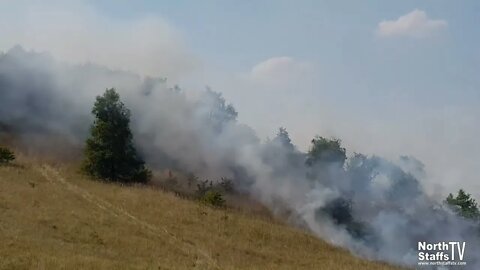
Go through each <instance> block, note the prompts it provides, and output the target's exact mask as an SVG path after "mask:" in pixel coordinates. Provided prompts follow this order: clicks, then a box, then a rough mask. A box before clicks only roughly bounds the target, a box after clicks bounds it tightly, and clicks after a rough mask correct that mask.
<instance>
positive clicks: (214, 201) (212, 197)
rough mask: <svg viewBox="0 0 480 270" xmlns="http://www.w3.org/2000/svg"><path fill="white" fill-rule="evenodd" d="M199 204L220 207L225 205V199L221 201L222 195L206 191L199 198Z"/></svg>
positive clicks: (214, 191)
mask: <svg viewBox="0 0 480 270" xmlns="http://www.w3.org/2000/svg"><path fill="white" fill-rule="evenodd" d="M201 202H203V203H205V204H209V205H212V206H215V207H222V206H224V205H225V199H223V195H222V193H220V192H218V191H216V190H209V191H207V192H206V193H205V195H203V197H202V198H201Z"/></svg>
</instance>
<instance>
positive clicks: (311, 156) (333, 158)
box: [307, 136, 347, 167]
mask: <svg viewBox="0 0 480 270" xmlns="http://www.w3.org/2000/svg"><path fill="white" fill-rule="evenodd" d="M346 159H347V155H346V152H345V148H343V147H342V146H341V141H340V140H339V139H327V138H324V137H320V136H316V137H315V138H314V139H313V140H312V146H311V147H310V150H309V151H308V157H307V165H309V166H312V165H314V164H337V165H339V166H340V167H343V165H344V163H345V160H346Z"/></svg>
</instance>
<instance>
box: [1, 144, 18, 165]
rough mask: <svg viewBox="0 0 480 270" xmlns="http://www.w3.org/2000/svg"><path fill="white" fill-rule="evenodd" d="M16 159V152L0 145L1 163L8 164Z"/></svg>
mask: <svg viewBox="0 0 480 270" xmlns="http://www.w3.org/2000/svg"><path fill="white" fill-rule="evenodd" d="M14 160H15V154H14V153H13V152H12V151H11V150H10V149H8V148H6V147H0V164H8V163H10V162H12V161H14Z"/></svg>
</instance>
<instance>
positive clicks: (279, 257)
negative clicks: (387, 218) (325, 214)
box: [0, 160, 394, 270]
mask: <svg viewBox="0 0 480 270" xmlns="http://www.w3.org/2000/svg"><path fill="white" fill-rule="evenodd" d="M20 162H22V163H23V165H17V166H3V167H0V239H1V241H0V269H355V270H361V269H394V267H391V266H388V265H386V264H382V263H377V262H369V261H365V260H362V259H360V258H356V257H354V256H352V255H351V254H349V253H348V252H347V251H344V250H342V249H339V248H336V247H333V246H331V245H329V244H327V243H325V242H323V241H321V240H318V239H316V238H315V237H313V236H311V235H309V234H307V233H304V232H301V231H299V230H297V229H293V228H290V227H288V226H285V225H282V224H278V223H272V222H269V221H268V220H267V219H262V218H258V217H253V216H250V215H248V214H242V213H239V212H238V211H235V210H219V209H212V208H209V207H206V206H202V205H200V204H198V203H196V202H193V201H189V200H184V199H180V198H178V197H175V196H174V195H172V194H169V193H164V192H161V191H159V190H156V189H153V188H149V187H140V186H139V187H122V186H119V185H114V184H107V183H100V182H95V181H91V180H88V179H86V178H85V177H83V176H82V175H80V174H78V173H77V172H76V169H75V168H70V167H57V168H55V167H51V166H48V165H47V166H45V165H41V164H42V163H41V162H38V161H37V162H34V161H25V160H24V161H20Z"/></svg>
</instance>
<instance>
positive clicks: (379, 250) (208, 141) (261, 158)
mask: <svg viewBox="0 0 480 270" xmlns="http://www.w3.org/2000/svg"><path fill="white" fill-rule="evenodd" d="M109 87H115V88H116V89H117V90H118V91H119V92H120V94H121V97H122V99H123V100H124V101H125V103H126V105H127V107H128V108H130V109H131V111H132V130H133V132H134V137H135V140H136V141H135V143H136V144H137V146H138V147H139V150H140V152H141V153H143V155H144V156H145V158H146V161H147V163H148V164H149V165H150V166H152V167H154V168H165V167H168V168H176V169H179V170H183V171H186V172H191V173H195V174H197V175H199V176H201V177H204V178H209V179H220V177H229V178H231V179H233V180H234V183H235V185H236V187H237V188H238V189H239V190H242V191H244V192H247V193H248V194H250V195H251V196H254V197H255V198H257V199H258V200H260V201H261V202H263V203H264V204H265V205H267V206H268V207H270V209H271V210H272V211H273V212H274V213H277V214H284V213H289V219H290V221H291V222H292V223H295V224H297V225H299V226H304V227H306V228H308V229H309V230H311V231H312V232H314V233H315V234H316V235H318V236H320V237H322V238H323V239H325V240H327V241H329V242H331V243H333V244H336V245H339V246H342V247H345V248H348V249H349V250H351V251H352V252H354V253H355V254H358V255H361V256H364V257H366V258H370V259H378V260H386V261H389V262H393V263H398V264H405V265H411V266H413V265H415V264H416V262H417V252H418V251H417V250H416V247H417V242H418V241H427V242H432V243H435V242H438V241H466V242H467V250H466V257H467V260H468V267H470V268H471V269H476V268H478V267H479V258H478V254H480V243H479V237H478V224H474V223H472V222H469V221H467V220H464V219H462V218H459V217H457V216H456V215H454V214H453V213H451V212H450V211H449V210H448V209H446V208H445V207H444V206H443V205H442V204H441V203H438V202H436V201H433V200H432V199H430V198H429V197H428V196H427V195H426V194H425V192H424V190H423V189H422V185H420V181H421V180H422V178H423V177H425V171H424V165H423V164H422V163H421V162H420V161H418V160H416V159H414V158H412V157H406V156H402V157H400V159H399V160H398V162H397V164H398V165H397V164H395V163H393V162H391V161H387V160H385V159H382V158H380V157H375V156H373V157H367V156H364V155H361V154H355V155H353V156H352V157H350V158H349V159H348V160H347V162H346V163H345V164H344V163H343V162H344V159H342V158H340V159H337V158H336V156H329V157H328V158H326V159H325V157H323V158H324V159H325V160H323V161H322V160H320V161H312V160H309V158H311V157H309V156H308V155H307V154H306V153H303V152H301V151H299V150H297V148H296V147H295V146H294V145H293V144H292V143H291V141H290V138H289V136H288V133H287V132H286V130H284V129H281V130H280V132H279V134H278V136H277V137H275V138H274V139H273V140H269V141H267V142H262V141H261V140H260V139H259V138H258V137H257V135H256V134H255V132H254V131H253V130H252V129H251V128H249V127H248V126H246V125H242V124H239V123H237V121H236V118H237V112H236V111H235V109H234V107H233V106H232V105H229V104H227V103H226V101H225V99H224V98H223V97H222V96H221V94H219V93H216V92H213V91H211V90H208V89H207V90H205V91H184V90H181V89H179V88H178V87H169V86H168V84H167V82H166V80H164V79H159V78H152V77H146V78H142V77H140V76H138V75H136V74H134V73H130V72H125V71H114V70H110V69H108V68H106V67H102V66H98V65H94V64H84V65H71V64H65V63H59V62H57V61H55V60H54V59H53V58H52V57H51V56H50V55H48V54H46V53H42V54H40V53H35V52H28V51H25V50H24V49H22V48H21V47H19V46H16V47H14V48H12V49H11V50H9V51H8V52H7V53H5V54H2V55H0V97H1V99H0V123H1V125H0V127H2V128H3V129H9V130H10V131H13V132H15V133H17V134H19V136H21V138H23V139H24V140H26V141H28V142H31V139H32V138H35V137H36V136H38V135H39V134H46V135H47V136H48V135H60V136H63V137H66V138H68V139H69V140H70V142H71V143H73V144H76V145H79V146H81V145H82V144H83V141H84V139H85V138H86V136H87V135H88V129H89V125H90V123H91V122H92V120H93V119H92V116H91V115H90V110H91V106H92V104H93V102H94V99H95V96H96V95H99V94H101V93H102V91H103V90H104V89H106V88H109ZM0 132H1V130H0ZM339 160H340V161H339ZM475 230H476V231H475Z"/></svg>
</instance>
